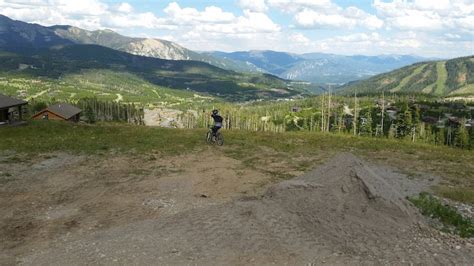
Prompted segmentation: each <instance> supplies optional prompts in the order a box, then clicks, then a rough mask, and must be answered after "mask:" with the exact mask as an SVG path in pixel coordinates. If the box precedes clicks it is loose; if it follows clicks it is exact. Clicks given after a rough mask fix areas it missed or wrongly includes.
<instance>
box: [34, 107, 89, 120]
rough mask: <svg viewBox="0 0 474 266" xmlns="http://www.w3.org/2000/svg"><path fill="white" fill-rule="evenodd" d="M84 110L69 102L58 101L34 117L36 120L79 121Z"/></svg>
mask: <svg viewBox="0 0 474 266" xmlns="http://www.w3.org/2000/svg"><path fill="white" fill-rule="evenodd" d="M81 113H82V110H81V109H79V108H77V107H75V106H73V105H70V104H67V103H57V104H55V105H51V106H49V107H48V108H46V109H44V110H42V111H40V112H38V113H37V114H35V115H34V116H33V117H32V119H36V120H62V121H71V122H79V119H80V117H81Z"/></svg>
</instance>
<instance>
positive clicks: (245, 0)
mask: <svg viewBox="0 0 474 266" xmlns="http://www.w3.org/2000/svg"><path fill="white" fill-rule="evenodd" d="M239 6H240V7H241V8H242V9H246V10H250V11H252V12H260V13H263V12H265V11H267V10H268V6H267V4H266V3H265V0H240V1H239Z"/></svg>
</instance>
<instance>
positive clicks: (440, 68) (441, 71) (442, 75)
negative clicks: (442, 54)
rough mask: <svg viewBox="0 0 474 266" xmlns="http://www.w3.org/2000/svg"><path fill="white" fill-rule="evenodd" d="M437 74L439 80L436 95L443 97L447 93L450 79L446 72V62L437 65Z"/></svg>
mask: <svg viewBox="0 0 474 266" xmlns="http://www.w3.org/2000/svg"><path fill="white" fill-rule="evenodd" d="M436 72H437V73H438V80H437V81H436V86H435V91H434V93H435V95H443V93H444V91H445V88H444V87H445V84H446V80H447V79H448V72H447V71H446V62H438V63H436Z"/></svg>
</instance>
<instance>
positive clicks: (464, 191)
mask: <svg viewBox="0 0 474 266" xmlns="http://www.w3.org/2000/svg"><path fill="white" fill-rule="evenodd" d="M435 191H436V193H437V194H438V195H440V196H442V197H445V198H448V199H452V200H455V201H459V202H465V203H469V204H471V205H474V188H473V187H446V186H439V187H436V188H435Z"/></svg>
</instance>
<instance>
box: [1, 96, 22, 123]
mask: <svg viewBox="0 0 474 266" xmlns="http://www.w3.org/2000/svg"><path fill="white" fill-rule="evenodd" d="M27 104H28V102H26V101H23V100H19V99H15V98H12V97H9V96H6V95H3V94H0V124H11V123H13V122H14V121H15V120H19V121H21V120H23V110H24V109H23V108H22V107H23V106H24V105H27Z"/></svg>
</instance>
